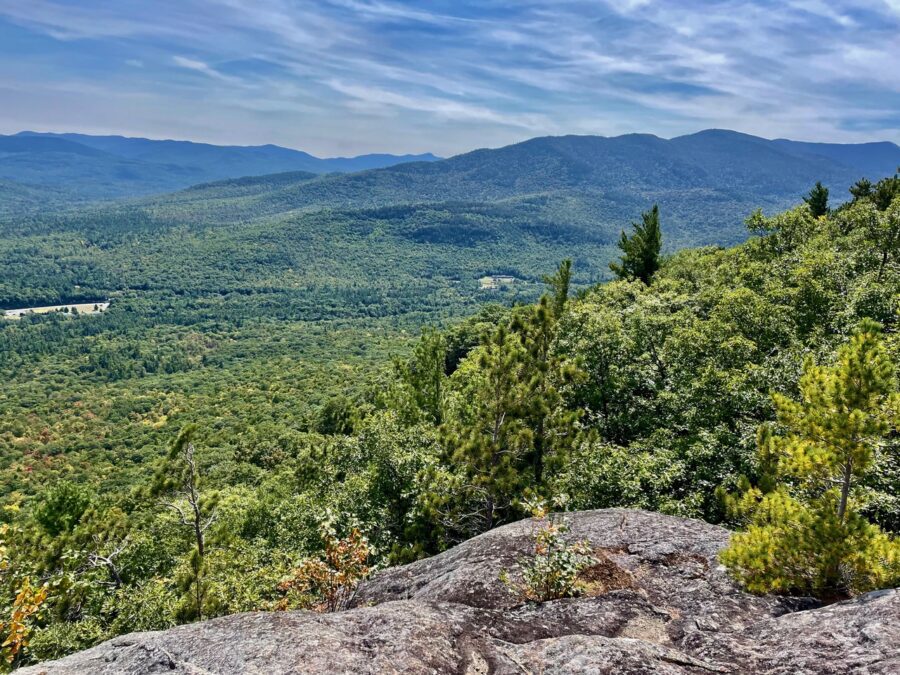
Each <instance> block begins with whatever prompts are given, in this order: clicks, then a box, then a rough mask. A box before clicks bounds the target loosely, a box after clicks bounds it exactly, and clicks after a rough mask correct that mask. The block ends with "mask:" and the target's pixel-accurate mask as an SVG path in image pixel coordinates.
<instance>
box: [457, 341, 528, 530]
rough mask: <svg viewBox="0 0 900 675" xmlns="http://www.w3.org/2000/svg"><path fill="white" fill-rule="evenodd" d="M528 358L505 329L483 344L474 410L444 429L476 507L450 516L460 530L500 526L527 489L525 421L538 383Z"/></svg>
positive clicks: (459, 476) (474, 388) (464, 486)
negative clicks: (534, 381) (530, 372)
mask: <svg viewBox="0 0 900 675" xmlns="http://www.w3.org/2000/svg"><path fill="white" fill-rule="evenodd" d="M524 357H525V355H524V350H523V349H522V347H521V345H520V344H519V341H518V340H517V339H516V338H515V337H514V336H512V335H510V334H509V333H508V331H507V330H506V329H505V328H503V327H501V328H499V329H497V331H496V332H495V333H494V334H493V335H492V336H491V337H490V338H489V339H488V340H487V342H486V343H485V344H484V345H482V346H481V347H480V352H479V353H478V356H477V365H478V373H477V374H476V375H475V377H474V379H475V380H477V381H475V382H473V383H472V390H471V391H470V398H471V400H470V401H469V402H468V403H469V406H470V409H469V411H468V413H467V414H466V415H462V416H460V417H459V418H457V419H453V420H451V421H450V422H449V423H448V424H447V425H445V428H444V430H443V442H444V445H445V447H446V448H447V450H448V458H449V460H450V462H451V464H452V465H453V466H454V470H455V475H456V476H457V479H458V480H459V481H460V483H461V491H462V492H463V493H464V494H465V495H466V497H467V499H466V501H468V502H471V503H473V504H474V505H475V506H474V508H473V509H471V510H469V509H468V508H466V509H465V510H466V513H455V514H452V515H451V516H450V518H449V520H454V519H455V520H457V521H458V522H457V524H456V525H454V529H456V530H458V531H461V532H468V533H478V532H484V531H486V530H489V529H491V528H492V527H494V525H496V524H497V523H498V522H499V521H500V520H502V519H503V517H504V516H505V515H506V514H507V513H508V512H509V509H510V507H511V506H512V504H513V502H514V501H515V499H516V497H517V495H519V494H520V492H521V488H522V487H523V484H524V476H523V472H522V471H521V468H522V466H523V460H524V457H525V456H526V454H527V452H528V449H529V448H530V446H531V438H532V436H531V430H530V429H529V428H528V425H527V424H526V423H525V413H526V411H527V407H528V405H529V396H530V388H531V386H532V383H531V381H530V379H529V378H527V377H526V371H525V358H524ZM450 506H451V508H455V507H457V506H459V505H455V504H454V505H450ZM463 521H467V522H463Z"/></svg>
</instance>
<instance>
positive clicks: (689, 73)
mask: <svg viewBox="0 0 900 675" xmlns="http://www.w3.org/2000/svg"><path fill="white" fill-rule="evenodd" d="M711 127H715V128H727V129H735V130H738V131H743V132H746V133H751V134H756V135H760V136H764V137H767V138H777V137H786V138H793V139H797V140H814V141H833V142H857V141H869V140H891V141H894V142H900V0H867V1H866V2H856V1H853V0H846V1H845V0H833V1H829V0H783V1H777V0H776V1H771V2H763V1H758V2H746V1H741V0H722V1H718V2H687V1H684V0H665V1H658V2H655V1H653V0H618V1H616V2H604V1H601V0H545V1H539V0H480V1H477V2H476V1H473V0H433V1H431V2H403V1H401V0H318V1H306V0H244V1H242V0H0V133H14V132H17V131H21V130H24V129H28V130H34V131H77V132H82V133H94V134H123V135H127V136H145V137H150V138H178V139H188V140H195V141H205V142H210V143H218V144H235V145H255V144H264V143H275V144H278V145H284V146H288V147H293V148H298V149H302V150H306V151H308V152H311V153H313V154H316V155H319V156H336V155H355V154H361V153H367V152H394V153H408V152H414V153H419V152H434V153H436V154H440V155H443V156H449V155H452V154H456V153H459V152H463V151H467V150H471V149H474V148H479V147H498V146H502V145H506V144H509V143H513V142H517V141H520V140H524V139H527V138H531V137H534V136H543V135H561V134H600V135H605V136H612V135H618V134H623V133H632V132H640V133H653V134H656V135H658V136H662V137H665V138H670V137H672V136H677V135H680V134H685V133H692V132H695V131H699V130H701V129H706V128H711Z"/></svg>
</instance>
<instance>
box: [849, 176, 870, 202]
mask: <svg viewBox="0 0 900 675" xmlns="http://www.w3.org/2000/svg"><path fill="white" fill-rule="evenodd" d="M873 193H874V189H873V185H872V181H870V180H869V179H868V178H860V179H859V180H858V181H856V182H855V183H854V184H853V185H851V186H850V194H851V195H853V201H858V200H860V199H865V198H866V197H871V196H872V194H873Z"/></svg>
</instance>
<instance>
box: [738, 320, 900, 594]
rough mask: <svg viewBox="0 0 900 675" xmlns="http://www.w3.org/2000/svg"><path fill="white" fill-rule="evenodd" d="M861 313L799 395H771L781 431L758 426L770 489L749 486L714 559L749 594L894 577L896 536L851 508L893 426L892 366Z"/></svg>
mask: <svg viewBox="0 0 900 675" xmlns="http://www.w3.org/2000/svg"><path fill="white" fill-rule="evenodd" d="M878 330H879V329H878V326H877V324H875V323H874V322H871V321H864V322H863V324H862V325H861V326H860V329H859V331H858V332H857V333H856V334H855V335H854V336H853V337H852V339H851V340H850V342H849V344H847V345H845V346H844V347H842V348H841V349H840V351H839V353H838V358H837V363H835V365H833V366H828V367H826V366H816V365H813V364H812V363H811V362H808V363H807V364H806V366H805V368H804V374H803V376H802V378H801V381H800V393H801V400H800V401H793V400H791V399H789V398H787V397H785V396H781V395H775V397H774V400H775V407H776V412H777V419H778V423H779V424H780V425H781V426H782V427H783V428H784V429H785V430H786V432H787V433H786V435H784V436H778V435H775V433H774V432H773V430H772V429H771V427H769V426H763V427H762V428H761V430H760V435H759V455H760V461H761V464H762V465H763V467H765V468H766V470H767V472H768V473H769V474H770V475H769V481H770V483H771V484H772V485H773V486H774V489H772V490H770V491H769V492H768V493H765V494H763V493H762V492H761V491H760V490H759V489H758V488H753V489H750V490H748V491H747V493H746V494H745V495H744V496H743V498H742V499H741V500H740V502H738V503H737V504H736V506H737V510H738V511H741V510H745V511H746V512H748V513H749V514H751V515H750V525H749V527H748V529H747V530H746V531H745V532H741V533H739V534H736V535H734V536H733V537H732V540H731V544H730V546H729V548H728V549H726V550H725V551H723V553H722V555H721V559H722V562H723V563H725V565H727V566H728V567H729V568H730V569H731V571H732V573H733V574H734V575H735V576H736V577H737V578H738V579H739V580H740V581H741V582H743V583H744V584H745V585H746V586H747V588H748V589H749V590H751V591H753V592H760V593H765V592H770V591H780V592H800V593H813V594H816V595H820V596H826V597H829V596H835V595H843V594H847V593H854V592H860V591H865V590H868V589H871V588H877V587H879V586H883V585H885V584H891V583H896V582H897V581H900V542H897V541H895V540H892V539H891V538H889V537H888V536H886V535H885V534H883V533H882V532H881V530H879V529H878V527H877V526H875V525H873V524H871V523H869V522H868V521H867V520H866V519H865V518H863V517H862V516H861V515H860V514H859V512H858V506H859V503H858V502H857V500H856V499H855V494H856V492H857V490H856V484H857V483H858V481H859V479H860V478H861V477H862V476H864V475H865V473H866V471H868V470H869V469H870V467H871V466H872V465H873V462H874V460H875V458H876V453H877V452H878V451H879V450H880V447H881V445H882V443H883V440H884V438H885V436H886V435H887V434H888V433H889V431H890V429H891V427H896V426H897V424H898V421H900V420H898V418H897V410H898V407H900V396H898V394H897V384H896V375H895V372H894V364H893V363H892V361H891V358H890V356H889V355H888V353H887V351H886V349H885V348H884V346H883V344H882V342H881V338H880V335H879V333H878Z"/></svg>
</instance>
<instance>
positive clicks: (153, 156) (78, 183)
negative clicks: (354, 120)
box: [0, 131, 438, 200]
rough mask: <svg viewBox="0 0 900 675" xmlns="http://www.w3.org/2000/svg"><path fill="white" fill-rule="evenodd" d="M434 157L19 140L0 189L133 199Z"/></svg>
mask: <svg viewBox="0 0 900 675" xmlns="http://www.w3.org/2000/svg"><path fill="white" fill-rule="evenodd" d="M437 159H438V158H437V157H435V156H434V155H431V154H424V155H389V154H370V155H361V156H359V157H335V158H329V159H320V158H318V157H314V156H312V155H310V154H308V153H306V152H301V151H299V150H291V149H289V148H283V147H279V146H277V145H261V146H218V145H209V144H207V143H192V142H188V141H172V140H150V139H147V138H125V137H122V136H89V135H85V134H49V133H35V132H27V131H24V132H21V133H19V134H16V135H14V136H0V181H12V182H16V183H23V184H26V185H33V186H48V187H53V188H58V189H64V190H66V191H67V192H68V196H69V198H72V199H81V200H89V199H108V198H115V197H135V196H140V195H147V194H152V193H158V192H170V191H173V190H179V189H182V188H185V187H188V186H190V185H194V184H196V183H203V182H209V181H214V180H221V179H225V178H239V177H242V176H251V175H262V174H270V173H281V172H288V171H305V172H310V173H333V172H349V171H363V170H366V169H374V168H379V167H384V166H390V165H392V164H397V163H400V162H422V161H435V160H437Z"/></svg>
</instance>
